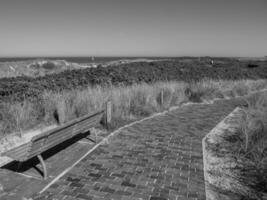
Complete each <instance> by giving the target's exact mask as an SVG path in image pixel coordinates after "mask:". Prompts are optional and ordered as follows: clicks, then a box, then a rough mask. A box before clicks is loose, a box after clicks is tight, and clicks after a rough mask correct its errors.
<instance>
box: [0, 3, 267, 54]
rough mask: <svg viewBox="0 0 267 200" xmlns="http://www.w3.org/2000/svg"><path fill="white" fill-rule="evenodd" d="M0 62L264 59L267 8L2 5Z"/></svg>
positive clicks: (245, 5)
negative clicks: (113, 58) (75, 58)
mask: <svg viewBox="0 0 267 200" xmlns="http://www.w3.org/2000/svg"><path fill="white" fill-rule="evenodd" d="M0 27H1V28H0V56H2V57H4V56H91V55H94V56H185V55H189V56H204V55H211V56H266V55H267V0H0Z"/></svg>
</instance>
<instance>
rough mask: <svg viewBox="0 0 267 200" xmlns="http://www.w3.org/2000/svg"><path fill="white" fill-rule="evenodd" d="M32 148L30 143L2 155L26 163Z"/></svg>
mask: <svg viewBox="0 0 267 200" xmlns="http://www.w3.org/2000/svg"><path fill="white" fill-rule="evenodd" d="M30 148H31V143H30V142H28V143H26V144H23V145H21V146H18V147H16V148H14V149H11V150H9V151H6V152H5V153H3V154H2V156H8V157H10V158H12V159H14V160H17V161H25V160H27V159H28V158H27V157H28V154H29V150H30Z"/></svg>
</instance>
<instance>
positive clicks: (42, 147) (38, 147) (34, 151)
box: [28, 111, 104, 159]
mask: <svg viewBox="0 0 267 200" xmlns="http://www.w3.org/2000/svg"><path fill="white" fill-rule="evenodd" d="M103 114H104V111H101V112H98V113H96V114H94V115H91V116H87V118H85V117H83V118H82V119H81V120H80V121H78V120H75V123H73V121H72V122H71V123H69V125H68V126H66V125H64V126H62V128H60V127H57V128H55V129H54V130H50V131H49V133H45V134H43V135H41V136H40V137H35V138H33V139H32V148H31V150H30V152H29V155H28V159H29V158H31V157H34V156H36V155H38V154H40V153H42V152H44V151H46V150H48V149H50V148H52V147H54V146H56V145H58V144H60V143H62V142H64V141H66V140H68V139H70V138H72V137H74V136H75V135H77V134H79V133H82V131H86V130H89V129H90V128H91V127H94V126H95V125H97V124H98V123H99V122H100V120H101V118H102V116H103ZM70 124H71V125H70Z"/></svg>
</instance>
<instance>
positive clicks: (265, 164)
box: [237, 92, 267, 193]
mask: <svg viewBox="0 0 267 200" xmlns="http://www.w3.org/2000/svg"><path fill="white" fill-rule="evenodd" d="M247 102H248V108H247V109H244V112H245V115H244V117H243V119H242V120H241V133H242V135H241V138H240V140H239V141H240V142H239V147H238V148H239V152H238V154H237V158H238V159H239V160H245V161H243V162H244V163H246V164H248V165H250V167H246V168H245V169H244V172H245V174H246V177H251V179H250V180H253V179H255V181H254V183H250V182H249V183H246V184H252V186H253V187H255V189H256V190H258V191H259V192H265V193H267V93H266V92H265V93H261V94H258V95H253V96H251V97H249V98H248V99H247Z"/></svg>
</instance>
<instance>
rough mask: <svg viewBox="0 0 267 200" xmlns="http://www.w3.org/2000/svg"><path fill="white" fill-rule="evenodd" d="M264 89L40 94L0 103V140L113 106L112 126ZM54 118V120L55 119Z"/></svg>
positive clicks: (228, 84) (237, 85) (216, 84)
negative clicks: (107, 104) (32, 98)
mask: <svg viewBox="0 0 267 200" xmlns="http://www.w3.org/2000/svg"><path fill="white" fill-rule="evenodd" d="M264 88H267V81H266V80H256V81H255V80H240V81H214V80H208V79H206V80H202V81H200V82H192V83H185V82H157V83H153V84H146V83H142V84H136V85H132V86H116V87H115V86H108V87H104V86H97V87H88V88H87V89H83V90H72V91H61V92H51V91H44V92H43V95H42V97H41V98H40V99H39V100H38V101H35V102H29V101H24V102H18V103H8V102H4V103H0V137H3V136H4V135H6V134H10V133H14V132H16V133H19V134H20V133H22V132H24V131H26V130H28V129H31V128H38V127H39V126H46V125H49V124H55V123H59V124H63V123H65V122H67V121H70V120H72V119H75V118H77V117H80V116H83V115H85V114H89V113H94V112H96V111H98V110H100V109H103V107H104V105H105V102H106V101H107V100H111V101H112V105H113V110H112V111H113V123H114V124H113V126H114V128H116V127H118V126H120V125H121V124H120V123H121V122H129V121H133V120H136V119H140V118H142V117H145V116H149V115H151V114H152V113H156V112H159V111H162V110H165V109H168V108H170V107H172V106H177V105H181V104H182V103H186V102H203V101H209V100H212V99H215V98H231V97H236V96H242V95H245V94H248V93H249V92H251V91H256V90H260V89H264ZM55 115H57V116H58V117H57V118H56V117H55Z"/></svg>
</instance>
